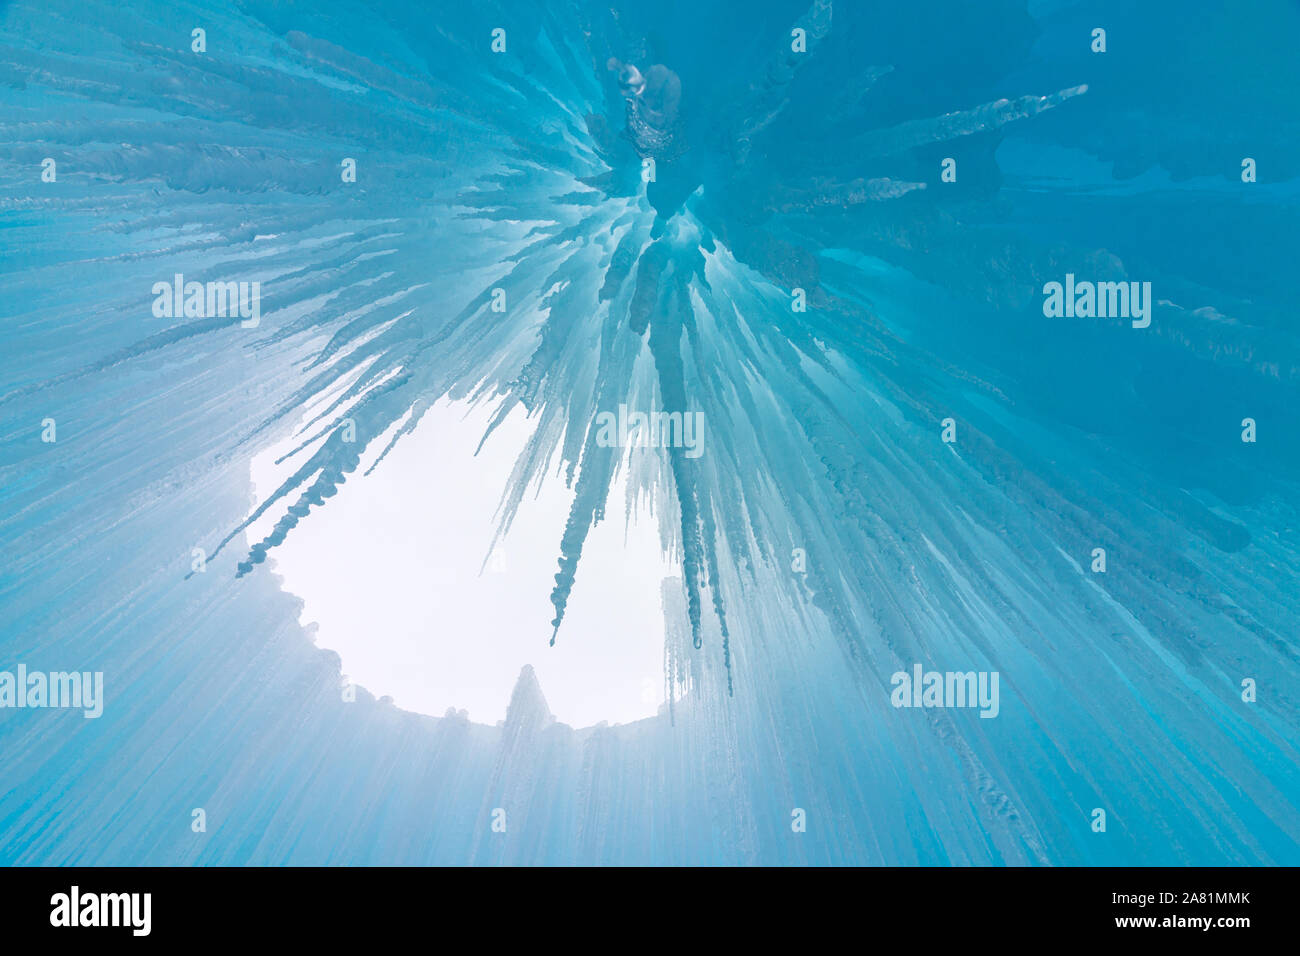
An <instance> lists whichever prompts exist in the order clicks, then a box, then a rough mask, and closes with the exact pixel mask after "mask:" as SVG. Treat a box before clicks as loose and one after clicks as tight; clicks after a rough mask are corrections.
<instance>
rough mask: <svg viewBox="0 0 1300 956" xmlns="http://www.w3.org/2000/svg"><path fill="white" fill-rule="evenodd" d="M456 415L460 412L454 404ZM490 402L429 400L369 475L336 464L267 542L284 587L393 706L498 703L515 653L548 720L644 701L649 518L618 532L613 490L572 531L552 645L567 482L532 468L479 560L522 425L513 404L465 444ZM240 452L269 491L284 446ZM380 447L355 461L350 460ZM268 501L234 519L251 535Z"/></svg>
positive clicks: (649, 665) (659, 646) (353, 674)
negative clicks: (535, 480)
mask: <svg viewBox="0 0 1300 956" xmlns="http://www.w3.org/2000/svg"><path fill="white" fill-rule="evenodd" d="M467 415H468V416H469V417H466V416H467ZM489 416H490V409H488V408H484V407H480V408H479V409H478V410H475V411H471V410H470V408H469V406H468V405H466V404H461V403H458V404H455V405H453V404H451V403H448V402H446V401H443V402H439V403H438V405H437V406H436V407H435V408H434V409H432V410H431V411H430V412H429V413H428V414H427V415H426V416H425V417H424V420H423V421H422V422H421V423H420V425H419V427H418V428H417V429H416V431H415V432H413V433H412V434H410V435H408V436H406V437H404V438H403V439H402V440H401V441H400V442H398V444H397V447H396V448H395V449H394V450H393V451H392V453H391V454H389V456H388V458H386V459H385V460H384V462H383V464H381V465H380V466H379V467H378V468H377V469H376V470H375V472H374V473H373V474H371V475H370V476H368V477H364V478H363V477H361V476H360V474H359V472H358V473H357V474H355V475H354V476H352V477H349V479H348V481H347V483H346V484H345V485H344V486H343V488H342V489H341V490H340V491H339V493H338V494H337V495H336V496H335V497H334V498H331V499H328V501H327V502H326V505H325V507H324V508H322V509H320V510H315V511H313V512H312V513H311V514H310V515H309V516H308V517H307V519H306V520H304V521H302V522H301V523H300V524H299V525H298V527H297V528H295V529H294V531H293V533H291V534H290V535H289V537H288V540H287V541H286V542H285V543H284V544H283V545H281V546H280V547H278V548H275V549H273V550H272V551H271V556H270V561H271V563H272V565H273V568H274V570H275V573H277V574H278V575H280V576H281V577H282V578H283V587H284V589H285V590H286V591H288V592H290V593H292V594H294V595H297V596H298V597H300V598H302V600H303V602H304V609H303V613H302V618H301V620H302V622H303V623H304V624H308V623H311V622H313V621H314V622H316V623H317V624H318V625H319V630H318V632H317V635H316V641H317V643H318V644H319V645H320V646H321V647H327V648H330V649H331V650H334V651H336V652H337V653H338V654H339V656H340V657H341V658H342V659H343V673H344V674H346V675H348V677H349V678H350V679H351V680H352V682H353V683H356V684H360V685H361V686H363V687H365V688H366V689H367V690H368V691H370V692H371V693H372V694H374V695H375V696H377V697H382V696H384V695H389V696H391V697H393V698H394V701H395V702H396V704H397V706H399V707H403V708H405V709H407V710H413V711H418V712H420V713H425V714H432V715H434V716H442V714H443V713H444V712H445V711H446V709H447V708H448V707H455V708H457V709H460V708H464V709H467V710H468V711H469V716H470V719H471V720H474V721H477V722H480V723H487V724H492V723H495V722H496V721H498V720H502V719H504V718H505V714H506V705H507V704H508V703H509V701H510V693H511V691H512V690H513V688H514V684H515V681H516V679H517V678H518V676H519V671H520V668H522V667H523V666H524V665H525V664H531V665H532V666H533V668H534V669H535V670H536V672H537V677H538V680H539V682H540V683H541V687H542V692H543V694H545V696H546V700H547V703H548V704H549V705H550V708H551V712H552V713H553V714H555V716H556V717H557V719H559V720H561V721H563V722H565V723H568V724H572V725H573V726H575V727H585V726H590V725H592V724H595V723H599V722H600V721H602V720H604V721H609V722H610V723H627V722H629V721H633V720H638V719H640V718H643V717H649V716H652V715H653V714H654V713H655V712H656V711H657V710H658V707H659V704H660V703H661V702H662V701H663V697H664V694H663V683H664V681H663V673H664V671H663V646H664V621H663V612H662V609H661V608H660V605H659V584H660V581H661V580H662V579H663V578H664V577H666V576H668V575H670V574H672V573H674V572H673V571H672V570H671V569H670V568H669V566H668V564H667V561H666V560H665V559H664V557H663V555H662V553H661V551H660V548H659V536H658V529H657V527H656V525H655V523H654V522H653V521H652V520H651V519H650V516H649V515H648V514H643V515H640V516H638V517H639V520H638V521H636V522H634V523H633V524H632V525H631V526H630V527H629V529H628V531H627V536H626V540H625V537H624V521H623V519H622V509H621V505H622V502H623V501H624V500H625V498H624V490H625V489H624V488H623V487H616V489H615V492H614V495H613V496H612V497H611V499H610V509H609V512H608V513H609V515H610V517H609V518H608V519H607V520H606V521H604V522H602V523H601V524H600V525H598V526H597V527H596V529H595V530H594V531H592V532H591V534H590V535H589V537H588V539H587V545H586V547H585V548H584V551H583V555H582V561H581V563H580V564H579V567H578V578H577V583H576V585H575V587H574V589H573V592H572V594H571V595H570V597H569V604H568V610H567V613H566V616H565V620H564V625H563V626H562V627H561V628H560V634H559V637H558V638H557V640H556V644H555V646H554V647H550V646H548V642H549V640H550V637H551V626H550V621H551V619H552V618H553V617H554V614H555V611H554V608H553V607H552V605H551V602H550V589H551V586H552V585H553V584H554V580H555V573H556V571H557V570H558V565H557V562H556V559H557V556H558V547H559V541H560V536H561V533H562V531H563V528H564V523H565V520H566V519H567V517H568V507H569V503H570V501H571V499H572V495H571V492H569V491H568V490H567V489H566V488H565V487H564V483H563V481H562V480H561V479H558V478H556V479H548V481H547V484H546V486H545V487H544V488H543V490H542V493H541V496H540V497H539V498H537V499H533V498H531V497H525V499H524V503H523V506H522V508H521V509H520V513H519V515H518V516H517V517H516V519H515V522H514V525H513V527H512V528H511V530H510V533H509V535H508V536H507V537H506V538H505V540H504V542H503V543H502V544H498V546H497V550H496V552H495V553H496V554H499V555H500V556H501V558H502V559H503V561H504V569H494V568H493V562H492V561H489V562H488V567H487V568H486V569H484V570H483V571H482V572H481V573H480V570H479V569H480V567H481V566H482V564H483V559H484V557H485V555H486V554H487V550H488V545H489V544H490V542H491V540H492V535H493V532H494V531H495V528H496V523H495V521H494V515H495V513H496V510H497V506H498V504H499V502H500V498H501V492H502V490H503V489H504V487H505V481H506V478H507V476H508V475H509V473H510V469H511V467H512V466H513V464H514V462H515V458H516V456H517V454H518V452H519V450H520V449H521V448H522V447H523V445H524V443H525V441H526V440H527V439H528V437H529V436H530V434H531V431H532V428H531V424H530V423H529V422H527V421H526V420H525V417H524V414H523V412H522V411H521V410H517V411H516V412H514V413H512V414H511V416H510V417H509V419H507V421H505V422H504V423H502V425H501V426H500V427H499V428H498V429H497V430H496V431H495V432H494V433H493V435H492V437H491V438H490V439H488V441H487V443H486V444H485V445H484V447H483V450H482V451H481V452H480V453H479V454H478V456H477V457H475V455H474V448H475V446H476V445H477V443H478V441H479V439H480V438H481V437H482V435H483V431H484V426H485V424H486V422H487V420H488V418H489ZM291 447H292V442H285V443H284V444H282V445H279V446H276V447H274V448H271V449H268V450H267V451H266V452H264V453H263V454H261V455H259V456H258V457H257V458H255V459H254V460H253V462H252V465H251V471H252V480H253V485H254V489H255V492H256V494H257V495H258V496H259V499H258V500H259V501H260V500H261V498H260V496H262V495H265V494H268V493H269V492H270V491H271V490H272V489H273V488H274V487H276V486H277V485H278V482H279V480H281V479H282V477H283V476H284V475H286V474H287V473H288V472H289V471H290V469H291V467H292V466H293V463H294V462H298V461H301V459H300V458H295V459H293V460H292V461H291V462H288V463H286V464H284V465H280V466H277V465H276V464H275V459H276V457H278V456H279V455H281V454H284V453H285V452H287V451H288V450H289V448H291ZM377 452H378V449H372V450H371V451H370V452H368V453H367V455H366V456H365V457H363V460H362V466H363V468H362V470H364V468H365V467H368V466H369V464H370V462H371V461H373V459H374V456H375V454H377ZM282 512H283V509H282V508H280V509H276V510H274V512H273V514H272V516H271V517H269V518H266V519H264V520H262V521H259V522H258V523H257V524H256V525H255V526H254V527H253V528H251V529H250V532H249V537H250V539H251V540H260V539H261V538H262V536H263V535H264V534H265V533H266V531H267V530H268V529H269V528H270V526H271V525H272V524H274V521H275V520H276V519H277V518H278V517H279V516H280V514H281V513H282Z"/></svg>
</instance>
